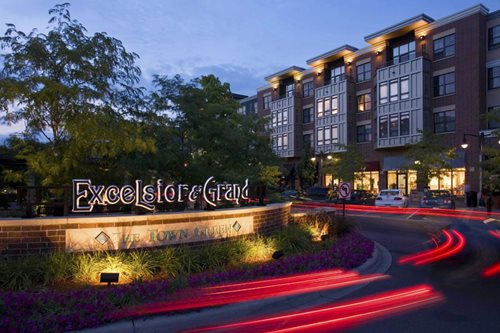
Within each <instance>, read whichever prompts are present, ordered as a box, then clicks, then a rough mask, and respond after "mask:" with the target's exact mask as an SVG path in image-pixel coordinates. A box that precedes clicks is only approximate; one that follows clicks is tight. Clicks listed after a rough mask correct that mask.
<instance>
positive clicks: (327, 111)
mask: <svg viewBox="0 0 500 333" xmlns="http://www.w3.org/2000/svg"><path fill="white" fill-rule="evenodd" d="M330 102H331V100H330V97H327V98H325V104H324V110H323V111H324V114H325V116H328V115H329V114H330V107H331V106H330Z"/></svg>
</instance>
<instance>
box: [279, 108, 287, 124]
mask: <svg viewBox="0 0 500 333" xmlns="http://www.w3.org/2000/svg"><path fill="white" fill-rule="evenodd" d="M281 113H283V125H288V109H283V110H281Z"/></svg>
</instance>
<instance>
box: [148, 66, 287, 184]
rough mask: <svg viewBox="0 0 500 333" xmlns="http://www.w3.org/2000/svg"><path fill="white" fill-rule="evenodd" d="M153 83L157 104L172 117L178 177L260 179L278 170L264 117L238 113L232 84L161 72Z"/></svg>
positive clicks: (210, 77)
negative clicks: (189, 79)
mask: <svg viewBox="0 0 500 333" xmlns="http://www.w3.org/2000/svg"><path fill="white" fill-rule="evenodd" d="M154 84H155V87H156V90H155V91H154V92H153V93H152V96H153V100H155V101H156V102H154V104H156V105H157V106H158V107H159V108H161V109H163V110H166V111H167V112H169V113H170V114H171V115H172V117H171V119H172V124H171V126H172V130H173V139H172V140H173V143H174V144H177V152H176V153H175V154H176V157H177V161H176V162H175V161H174V162H173V164H172V170H177V173H176V174H175V175H173V176H174V179H177V180H179V181H183V182H189V183H199V182H203V181H204V180H206V179H207V178H208V177H210V176H214V177H215V178H216V179H217V180H218V181H242V180H243V179H245V178H247V177H248V178H251V180H252V181H254V182H257V181H259V180H260V179H259V178H262V177H264V176H265V175H266V174H269V173H273V172H274V171H273V172H271V171H272V170H274V169H272V168H271V169H269V168H268V167H271V166H274V165H277V159H276V157H275V156H274V154H273V153H272V150H271V148H270V145H269V136H268V135H266V134H265V133H264V131H263V126H264V123H263V120H262V119H257V117H256V116H244V115H240V114H238V113H237V112H236V110H237V108H238V106H239V103H238V102H237V101H235V100H234V99H233V97H232V94H231V90H230V87H229V84H227V83H221V82H220V81H219V79H218V78H216V77H215V76H213V75H208V76H202V77H201V78H199V79H196V80H193V81H191V82H189V83H185V82H184V81H183V80H182V79H181V78H180V77H179V76H177V77H174V78H171V79H169V78H167V77H164V76H157V77H156V78H155V81H154ZM160 149H163V148H160ZM266 178H267V177H266Z"/></svg>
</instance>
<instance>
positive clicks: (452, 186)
mask: <svg viewBox="0 0 500 333" xmlns="http://www.w3.org/2000/svg"><path fill="white" fill-rule="evenodd" d="M464 184H465V168H456V169H452V170H451V171H443V172H442V173H441V175H440V177H439V178H438V177H433V178H432V179H431V181H430V183H429V187H430V189H431V190H448V191H450V192H451V193H452V194H453V195H460V196H461V195H464Z"/></svg>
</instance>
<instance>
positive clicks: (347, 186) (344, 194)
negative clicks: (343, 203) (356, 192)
mask: <svg viewBox="0 0 500 333" xmlns="http://www.w3.org/2000/svg"><path fill="white" fill-rule="evenodd" d="M350 196H351V183H340V185H339V197H340V198H341V199H347V198H349V197H350Z"/></svg>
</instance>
